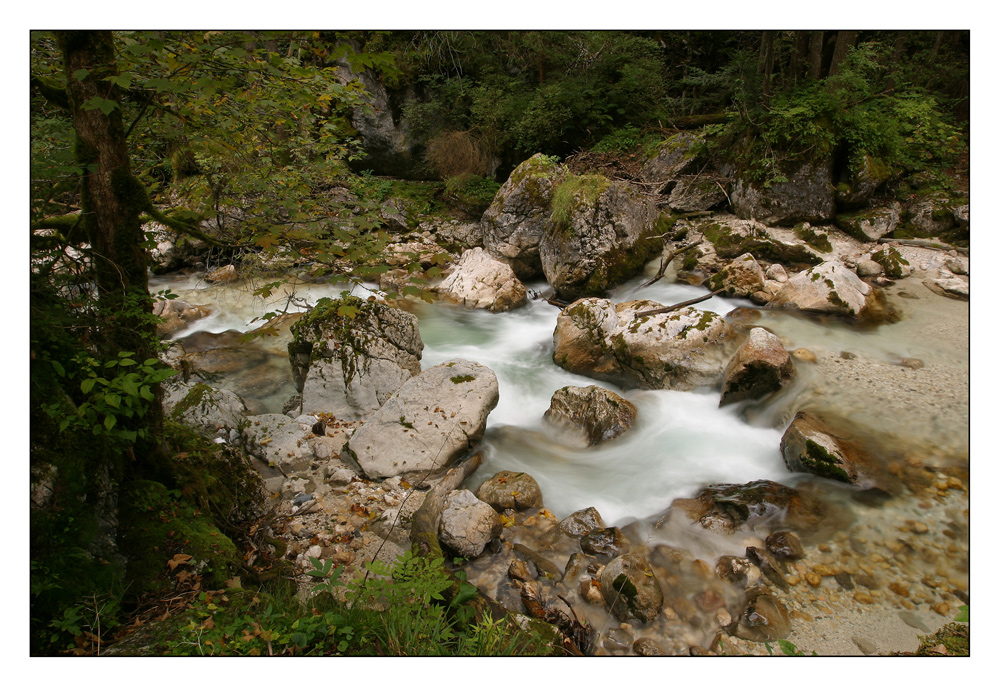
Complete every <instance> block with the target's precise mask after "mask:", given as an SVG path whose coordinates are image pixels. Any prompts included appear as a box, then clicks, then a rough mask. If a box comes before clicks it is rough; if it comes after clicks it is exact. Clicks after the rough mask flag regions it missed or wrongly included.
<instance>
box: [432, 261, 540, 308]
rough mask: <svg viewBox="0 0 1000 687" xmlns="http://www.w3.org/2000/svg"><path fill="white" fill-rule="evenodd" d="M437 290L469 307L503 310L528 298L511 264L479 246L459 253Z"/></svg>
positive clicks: (522, 302)
mask: <svg viewBox="0 0 1000 687" xmlns="http://www.w3.org/2000/svg"><path fill="white" fill-rule="evenodd" d="M437 292H438V293H439V294H441V295H442V296H444V297H445V298H446V299H448V300H451V301H455V302H457V303H459V304H461V305H464V306H466V307H469V308H482V309H486V310H489V311H491V312H504V311H507V310H513V309H514V308H519V307H521V306H522V305H524V304H525V303H527V302H528V290H527V289H526V288H524V284H522V283H521V280H520V279H518V278H517V277H516V276H515V275H514V270H513V269H511V267H510V265H508V264H507V263H505V262H501V261H499V260H497V259H496V258H493V257H492V256H490V255H489V254H488V253H487V252H486V251H484V250H483V249H482V248H473V249H472V250H467V251H465V252H464V253H462V257H461V258H459V260H458V262H457V263H456V264H455V266H454V268H453V271H452V273H451V274H450V275H448V277H447V278H445V280H444V281H443V282H441V284H440V285H438V287H437Z"/></svg>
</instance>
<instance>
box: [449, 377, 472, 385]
mask: <svg viewBox="0 0 1000 687" xmlns="http://www.w3.org/2000/svg"><path fill="white" fill-rule="evenodd" d="M475 378H476V377H475V375H458V376H455V377H452V378H451V383H452V384H461V383H462V382H471V381H472V380H473V379H475Z"/></svg>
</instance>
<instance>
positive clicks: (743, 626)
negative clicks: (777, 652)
mask: <svg viewBox="0 0 1000 687" xmlns="http://www.w3.org/2000/svg"><path fill="white" fill-rule="evenodd" d="M791 632H792V624H791V620H790V619H789V617H788V610H787V609H786V608H785V605H784V604H783V603H781V602H780V601H778V600H777V599H776V598H774V597H773V596H771V595H770V594H768V593H767V592H759V593H756V594H751V595H749V598H748V599H747V603H746V605H745V606H744V608H743V612H742V613H740V616H739V618H738V619H737V620H736V625H735V627H734V628H733V630H732V634H734V635H736V636H737V637H739V638H740V639H747V640H750V641H751V642H773V641H775V640H778V639H784V638H786V637H787V636H788V635H789V634H791Z"/></svg>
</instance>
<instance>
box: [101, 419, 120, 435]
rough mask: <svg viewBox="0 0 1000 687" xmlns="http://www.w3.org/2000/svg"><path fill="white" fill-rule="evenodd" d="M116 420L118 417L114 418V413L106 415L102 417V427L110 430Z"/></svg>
mask: <svg viewBox="0 0 1000 687" xmlns="http://www.w3.org/2000/svg"><path fill="white" fill-rule="evenodd" d="M116 422H118V418H116V417H115V416H114V415H107V416H105V418H104V428H105V429H106V430H108V431H109V432H110V431H111V428H112V427H114V426H115V423H116Z"/></svg>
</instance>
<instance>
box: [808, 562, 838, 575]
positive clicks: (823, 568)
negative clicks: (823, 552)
mask: <svg viewBox="0 0 1000 687" xmlns="http://www.w3.org/2000/svg"><path fill="white" fill-rule="evenodd" d="M813 572H814V573H817V574H819V575H822V576H823V577H833V576H834V575H836V574H837V571H836V570H834V569H833V568H831V567H830V566H829V565H826V564H824V563H819V564H818V565H814V566H813Z"/></svg>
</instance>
